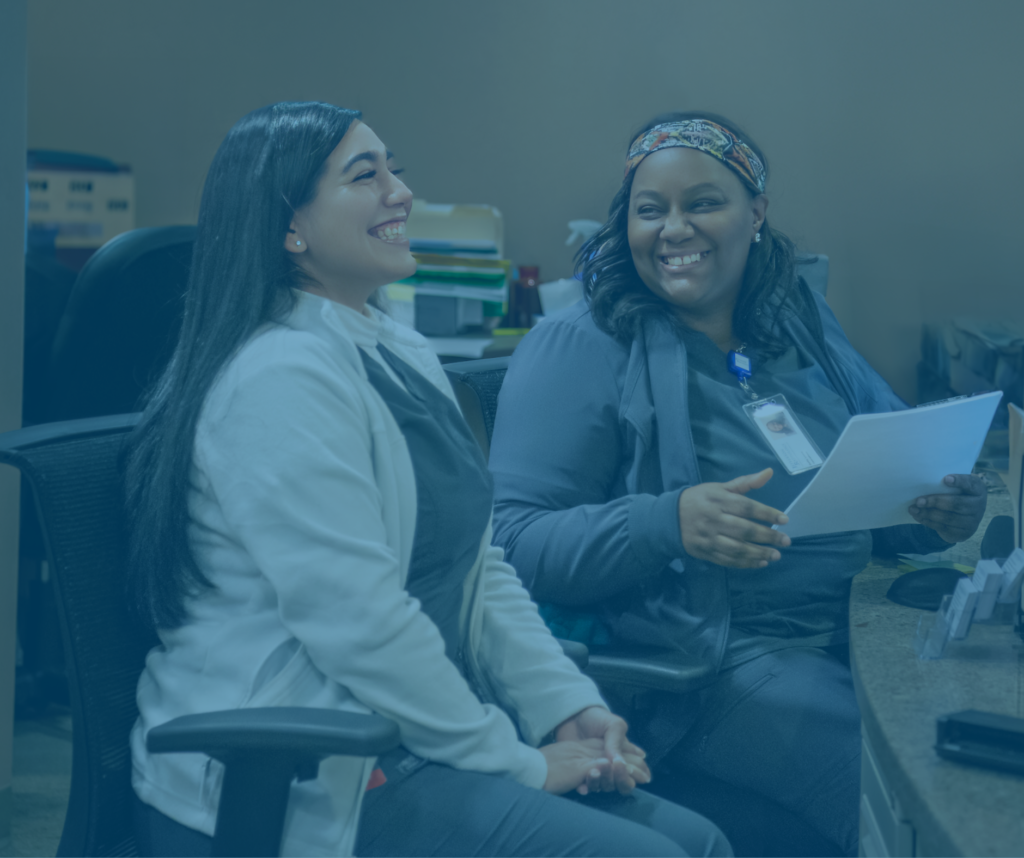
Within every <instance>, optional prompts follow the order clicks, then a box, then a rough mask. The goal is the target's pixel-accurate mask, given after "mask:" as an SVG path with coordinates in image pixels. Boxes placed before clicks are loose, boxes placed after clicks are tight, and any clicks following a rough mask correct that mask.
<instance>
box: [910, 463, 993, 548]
mask: <svg viewBox="0 0 1024 858" xmlns="http://www.w3.org/2000/svg"><path fill="white" fill-rule="evenodd" d="M943 483H945V485H947V486H949V487H950V488H951V489H952V490H953V494H948V495H927V496H925V497H921V498H918V499H917V500H916V501H914V503H912V504H911V505H910V514H911V515H912V516H913V517H914V520H915V521H916V522H917V523H918V524H923V525H924V526H925V527H930V528H931V529H932V530H934V531H935V532H936V533H937V534H938V535H939V536H941V537H942V538H943V539H945V540H946V542H963V541H964V540H965V539H970V538H971V537H972V536H973V535H974V532H975V531H976V530H977V529H978V525H979V524H981V520H982V519H983V518H984V517H985V507H986V506H987V505H988V486H986V485H985V481H984V480H983V479H982V478H981V477H977V476H975V475H974V474H950V475H948V476H947V477H945V479H943Z"/></svg>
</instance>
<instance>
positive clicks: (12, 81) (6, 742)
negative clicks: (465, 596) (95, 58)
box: [0, 0, 27, 855]
mask: <svg viewBox="0 0 1024 858" xmlns="http://www.w3.org/2000/svg"><path fill="white" fill-rule="evenodd" d="M26 32H27V15H26V3H25V0H4V2H3V3H0V117H2V119H0V123H2V124H0V128H2V133H0V432H6V431H8V430H10V429H17V428H18V427H19V426H21V352H22V329H23V318H24V312H23V306H24V295H25V263H24V258H23V253H24V241H25V238H24V225H25V122H26V117H25V95H26V89H25V64H26V52H25V41H26ZM17 602H18V473H17V471H15V470H14V469H13V468H8V467H4V466H2V465H0V855H6V854H10V853H8V852H5V851H4V846H5V843H6V842H7V841H8V840H9V838H10V833H11V814H12V811H13V807H12V794H11V741H12V738H13V732H14V651H15V622H16V619H17V610H16V609H17Z"/></svg>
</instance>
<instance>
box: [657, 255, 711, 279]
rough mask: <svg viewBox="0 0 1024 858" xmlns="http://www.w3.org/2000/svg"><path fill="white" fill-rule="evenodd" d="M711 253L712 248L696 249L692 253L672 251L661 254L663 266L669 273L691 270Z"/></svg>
mask: <svg viewBox="0 0 1024 858" xmlns="http://www.w3.org/2000/svg"><path fill="white" fill-rule="evenodd" d="M710 255H711V251H710V250H696V251H691V252H690V253H671V254H667V255H664V256H660V257H659V260H660V261H661V265H662V267H663V268H664V269H665V270H666V271H667V272H668V273H669V274H677V273H683V272H686V273H688V272H690V271H693V270H694V269H695V268H697V265H698V263H700V262H703V261H704V260H705V259H707V258H708V256H710Z"/></svg>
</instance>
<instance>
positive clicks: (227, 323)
mask: <svg viewBox="0 0 1024 858" xmlns="http://www.w3.org/2000/svg"><path fill="white" fill-rule="evenodd" d="M393 160H394V159H393V157H392V155H391V153H390V152H389V151H388V150H387V149H386V148H385V146H384V144H383V143H382V142H381V141H380V140H379V139H378V137H377V136H376V135H375V134H374V133H373V131H372V130H371V129H370V128H369V127H368V126H367V125H365V124H363V123H362V121H361V118H360V115H359V114H358V113H356V112H354V111H350V110H343V109H341V108H337V107H334V106H332V105H329V104H318V103H298V104H292V103H285V104H276V105H272V106H271V107H267V108H264V109H262V110H257V111H255V112H254V113H251V114H249V115H248V116H246V117H244V118H243V119H242V120H241V121H240V122H239V123H238V124H237V125H236V126H235V127H234V128H233V129H232V130H231V132H230V133H229V134H228V136H227V138H226V139H225V141H224V143H223V144H222V145H221V147H220V149H219V150H218V152H217V155H216V157H215V158H214V162H213V164H212V166H211V168H210V172H209V176H208V178H207V182H206V187H205V189H204V192H203V198H202V203H201V207H200V215H199V226H198V231H197V238H196V246H195V251H194V255H193V265H192V271H191V274H190V279H189V286H188V293H187V296H186V302H185V318H184V323H183V325H182V333H181V339H180V341H179V343H178V345H177V348H176V351H175V353H174V356H173V358H172V360H171V363H170V365H169V366H168V369H167V371H166V373H165V375H164V377H163V378H162V379H161V380H160V383H159V385H158V386H157V389H156V390H155V391H154V393H153V395H152V397H151V399H150V402H149V404H148V406H147V408H146V411H145V413H144V415H143V417H142V420H141V421H140V423H139V426H138V429H137V431H136V432H135V434H134V436H133V437H132V439H131V444H130V449H129V456H128V468H127V495H128V497H127V508H128V512H129V517H130V521H131V534H130V548H131V551H130V555H131V556H130V563H129V584H130V590H131V592H132V594H133V596H134V599H135V602H136V606H137V608H138V610H139V613H140V615H141V616H142V618H143V619H144V620H145V621H147V622H148V623H150V624H151V625H152V626H153V627H154V628H155V629H156V631H157V633H158V634H159V636H160V640H161V644H162V645H161V646H159V647H157V648H155V649H154V650H153V651H152V652H151V653H150V654H149V657H148V659H147V662H146V669H145V671H144V673H143V675H142V677H141V678H140V680H139V686H138V697H137V699H138V704H139V719H138V721H137V723H136V725H135V728H134V730H133V732H132V736H131V744H132V756H133V763H134V772H133V786H134V788H135V792H136V795H137V797H138V802H137V805H136V814H137V816H136V829H137V832H138V840H139V843H140V844H141V847H142V849H143V853H144V854H150V855H204V854H205V855H208V854H210V850H211V847H212V839H211V836H210V835H211V834H212V833H213V828H214V821H215V817H216V813H217V805H218V801H219V792H220V778H221V774H222V769H221V767H220V765H219V764H218V763H216V762H214V761H213V760H210V759H206V758H203V757H200V756H198V755H193V756H190V755H154V754H150V753H149V751H148V750H147V748H146V735H147V733H148V731H149V730H150V729H152V728H153V727H155V726H158V725H160V724H163V723H165V722H166V721H168V720H170V719H172V718H175V717H177V716H180V715H186V714H191V713H200V712H210V711H216V710H226V709H235V708H240V707H264V706H310V707H325V708H332V709H338V710H344V711H350V712H361V713H368V712H376V713H379V714H381V715H384V716H386V717H388V718H390V719H391V720H393V721H394V722H395V723H397V725H398V728H399V733H400V736H401V742H402V744H401V747H400V748H399V749H398V750H397V752H394V753H391V754H388V755H385V756H384V757H383V758H381V759H380V760H377V761H374V760H361V759H355V758H335V759H333V760H329V761H325V762H324V763H323V764H322V765H321V766H320V769H319V774H318V776H317V777H315V778H314V779H312V780H306V781H303V782H302V783H295V784H294V785H293V786H292V788H291V797H290V805H289V812H288V817H287V821H286V823H285V831H284V840H283V842H282V844H281V851H282V854H301V855H346V854H351V852H352V851H353V850H355V851H356V852H357V853H358V854H359V855H379V856H384V855H423V854H436V853H438V852H442V853H444V854H451V855H534V854H554V855H581V854H586V855H680V854H684V852H685V853H686V854H691V855H700V854H704V855H708V854H717V855H723V854H728V853H729V847H728V844H727V842H726V841H725V840H724V838H723V837H722V836H721V833H720V832H719V831H718V830H717V829H716V828H715V827H714V826H713V825H711V824H710V823H708V822H707V821H706V820H704V819H703V818H701V817H699V816H697V815H696V814H694V813H692V812H690V811H687V810H685V809H683V808H680V807H676V806H675V805H672V804H671V803H669V802H667V801H664V800H662V799H658V798H655V797H653V796H651V795H647V794H637V795H636V796H635V797H633V796H630V794H631V793H632V792H633V789H634V787H635V786H636V785H637V784H638V783H641V784H642V783H647V782H648V781H649V779H650V772H649V769H648V768H647V764H646V763H645V762H644V760H643V752H642V751H641V750H640V749H639V748H638V747H637V746H636V745H634V744H632V743H631V742H630V741H629V740H628V739H627V738H626V723H625V721H623V720H622V718H619V717H617V716H615V715H612V714H611V712H609V711H608V709H607V707H606V706H605V705H604V702H603V701H602V699H601V697H600V695H599V694H598V692H597V690H596V688H595V687H594V685H593V683H592V682H590V680H589V679H587V678H585V677H584V676H582V675H581V674H580V672H579V671H578V670H577V669H576V667H575V665H574V664H573V663H572V662H571V661H569V660H568V659H567V658H566V657H565V655H564V654H563V653H562V650H561V647H560V646H559V645H558V643H557V642H556V641H555V640H554V639H553V638H552V636H551V634H550V632H548V630H547V628H546V627H545V626H544V624H543V622H542V621H541V619H540V617H539V616H538V614H537V610H536V607H535V606H534V605H533V604H532V603H531V602H530V600H529V598H528V596H527V595H526V593H525V591H524V589H523V588H522V586H521V585H520V584H519V582H518V581H517V580H516V577H515V573H514V572H513V571H512V569H511V568H510V567H509V566H507V565H506V564H505V563H504V562H502V554H501V551H500V550H498V549H495V548H493V547H492V546H491V523H490V522H491V507H492V482H491V479H490V475H489V474H488V473H487V468H486V463H485V462H484V460H483V456H482V454H481V453H480V450H479V447H478V446H477V444H476V442H475V440H474V438H473V436H472V433H471V432H470V430H469V428H468V426H467V425H466V423H465V421H464V420H463V419H462V415H461V413H460V412H459V410H458V406H457V405H456V404H455V401H454V396H453V394H452V390H451V387H450V385H449V384H448V382H447V379H446V378H445V375H444V372H443V371H442V369H441V366H440V364H439V363H438V360H437V358H436V356H435V355H434V353H433V351H432V350H431V349H430V347H429V345H428V344H427V342H426V341H425V340H424V339H423V338H422V337H421V336H420V335H419V334H417V333H416V332H415V331H412V330H409V329H407V328H403V327H401V326H400V325H397V324H395V323H394V322H393V321H392V320H391V319H390V318H388V317H387V316H386V315H385V314H384V313H382V312H381V311H380V310H379V309H377V308H375V307H374V306H372V296H373V294H374V292H375V291H376V290H377V289H378V288H379V287H380V286H382V285H385V284H387V283H390V282H391V281H393V280H395V279H398V278H402V277H405V276H407V275H409V274H411V273H412V272H413V271H414V269H415V262H414V260H413V258H412V256H411V255H410V253H409V242H408V241H407V240H406V238H405V221H406V218H407V217H408V215H409V208H410V205H411V202H412V196H411V194H410V192H409V189H408V188H407V187H406V186H405V184H404V183H403V182H402V180H401V179H400V178H399V177H398V172H399V171H397V170H395V169H394V165H393ZM593 792H608V793H611V795H607V796H602V797H601V798H602V799H603V801H602V803H601V804H600V805H595V804H593V801H594V799H593V798H592V797H590V796H589V793H593ZM563 793H571V794H573V796H574V797H575V798H576V799H577V800H574V801H563V800H562V799H560V798H558V796H557V795H556V794H563ZM583 796H587V798H583ZM627 796H630V797H629V798H627ZM584 802H589V804H588V803H584ZM599 808H600V809H599ZM604 811H607V812H604Z"/></svg>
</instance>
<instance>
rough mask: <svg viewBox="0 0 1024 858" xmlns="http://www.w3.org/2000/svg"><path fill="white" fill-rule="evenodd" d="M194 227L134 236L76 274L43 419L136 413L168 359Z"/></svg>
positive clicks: (120, 239)
mask: <svg viewBox="0 0 1024 858" xmlns="http://www.w3.org/2000/svg"><path fill="white" fill-rule="evenodd" d="M194 241H195V227H192V226H166V227H154V228H150V229H135V230H132V231H131V232H126V233H124V234H122V235H119V236H117V237H116V238H113V239H111V240H110V241H108V242H107V243H106V244H105V245H103V247H101V248H100V249H99V250H97V251H96V253H95V254H93V256H92V257H91V258H90V259H89V261H88V262H87V263H86V264H85V267H84V268H83V269H82V271H81V273H80V274H79V275H78V279H77V280H76V281H75V285H74V288H73V289H72V291H71V296H70V298H69V299H68V303H67V307H66V308H65V311H64V315H63V317H62V318H61V321H60V325H59V327H58V329H57V333H56V336H55V338H54V342H53V350H52V352H51V355H50V373H49V385H50V400H49V407H48V410H47V415H46V419H47V420H72V419H77V418H80V417H97V416H100V415H104V414H124V413H127V412H130V411H136V410H138V409H139V407H140V400H141V398H142V396H143V394H144V392H145V391H146V390H147V389H148V388H149V386H150V385H151V384H152V383H153V382H154V381H155V380H156V379H157V378H158V377H159V375H160V373H161V371H162V370H163V368H164V367H165V366H166V365H167V361H168V360H169V359H170V356H171V352H172V351H173V349H174V344H175V342H176V341H177V338H178V332H179V330H180V328H181V313H182V306H183V298H184V294H185V289H186V286H187V284H188V275H189V268H190V266H191V264H192V245H193V242H194Z"/></svg>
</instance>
